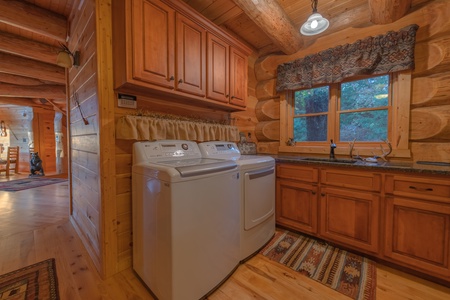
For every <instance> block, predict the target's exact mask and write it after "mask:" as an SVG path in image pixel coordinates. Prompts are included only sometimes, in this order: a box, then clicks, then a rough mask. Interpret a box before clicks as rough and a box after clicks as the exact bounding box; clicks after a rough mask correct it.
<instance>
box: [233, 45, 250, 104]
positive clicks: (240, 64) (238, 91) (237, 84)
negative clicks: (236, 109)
mask: <svg viewBox="0 0 450 300" xmlns="http://www.w3.org/2000/svg"><path fill="white" fill-rule="evenodd" d="M247 70H248V58H247V56H245V55H244V54H243V53H242V52H240V51H239V50H237V49H234V48H231V50H230V103H231V104H235V105H239V106H243V107H245V105H246V99H247V82H248V71H247Z"/></svg>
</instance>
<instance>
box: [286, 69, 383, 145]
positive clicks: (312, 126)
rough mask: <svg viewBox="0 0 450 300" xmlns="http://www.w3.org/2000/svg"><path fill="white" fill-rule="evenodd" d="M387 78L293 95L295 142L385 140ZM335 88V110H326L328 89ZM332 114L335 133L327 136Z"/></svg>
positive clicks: (374, 78)
mask: <svg viewBox="0 0 450 300" xmlns="http://www.w3.org/2000/svg"><path fill="white" fill-rule="evenodd" d="M389 81H390V80H389V75H383V76H377V77H371V78H367V79H362V80H356V81H351V82H345V83H342V84H340V85H333V86H323V87H319V88H312V89H307V90H300V91H296V92H295V103H294V140H295V141H297V142H317V141H328V140H330V139H335V140H337V136H338V135H337V130H339V140H338V141H352V140H353V139H356V140H357V141H366V142H371V141H380V140H385V139H387V138H388V136H387V135H388V117H389V110H388V109H389V105H390V101H389ZM331 88H337V89H340V90H338V91H337V94H339V95H340V96H339V97H338V103H337V105H336V111H329V107H330V105H329V102H330V89H331ZM329 114H335V117H336V120H339V122H338V125H336V127H337V128H336V129H335V130H336V131H335V132H331V133H328V132H327V128H328V119H329V118H328V116H329Z"/></svg>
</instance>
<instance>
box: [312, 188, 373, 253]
mask: <svg viewBox="0 0 450 300" xmlns="http://www.w3.org/2000/svg"><path fill="white" fill-rule="evenodd" d="M320 195H321V197H320V216H319V219H320V232H319V234H320V236H321V237H323V238H325V239H329V240H333V241H336V242H339V243H343V244H346V245H349V246H351V247H354V248H359V249H361V250H365V251H370V252H375V253H376V252H378V227H379V206H380V196H379V195H377V194H372V193H368V192H357V191H354V190H349V189H341V188H330V187H322V188H321V190H320Z"/></svg>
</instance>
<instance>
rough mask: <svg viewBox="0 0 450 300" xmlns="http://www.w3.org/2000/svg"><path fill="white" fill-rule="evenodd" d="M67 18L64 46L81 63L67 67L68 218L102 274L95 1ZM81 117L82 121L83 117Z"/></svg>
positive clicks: (88, 0)
mask: <svg viewBox="0 0 450 300" xmlns="http://www.w3.org/2000/svg"><path fill="white" fill-rule="evenodd" d="M81 3H82V4H83V5H82V6H81V7H79V6H78V5H75V7H79V9H75V10H74V11H73V12H72V15H71V16H70V17H69V22H70V24H71V26H70V29H69V33H68V35H69V36H70V41H69V43H68V47H69V49H70V50H71V51H73V52H74V51H76V50H79V51H80V53H81V64H80V66H79V67H72V68H70V69H68V70H67V71H66V72H68V76H67V77H68V95H69V103H68V106H67V107H68V112H69V115H68V124H69V143H70V160H69V161H70V163H69V169H70V174H71V176H70V179H71V220H72V223H73V224H74V226H75V228H76V229H77V232H78V234H79V235H80V237H81V239H82V241H83V243H84V245H85V247H86V249H87V250H88V252H89V254H90V256H91V258H92V260H93V262H94V264H95V265H96V267H97V269H98V270H99V272H100V274H101V275H103V274H102V273H103V272H102V270H103V269H102V265H103V262H102V255H101V251H102V247H104V245H102V239H101V237H102V234H103V233H102V228H101V220H102V215H101V214H103V212H101V210H100V208H101V201H102V199H101V193H100V161H99V153H100V149H99V126H98V123H99V121H98V119H99V99H98V88H97V76H98V74H97V55H96V53H97V42H96V33H97V32H96V10H95V9H96V1H95V0H86V1H81ZM83 118H84V120H83Z"/></svg>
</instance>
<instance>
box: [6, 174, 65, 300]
mask: <svg viewBox="0 0 450 300" xmlns="http://www.w3.org/2000/svg"><path fill="white" fill-rule="evenodd" d="M63 181H67V179H65V178H48V177H31V178H24V179H17V180H10V181H3V182H0V191H7V192H17V191H22V190H26V189H31V188H35V187H39V186H44V185H49V184H54V183H60V182H63ZM0 299H1V298H0Z"/></svg>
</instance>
